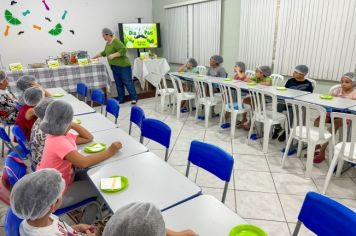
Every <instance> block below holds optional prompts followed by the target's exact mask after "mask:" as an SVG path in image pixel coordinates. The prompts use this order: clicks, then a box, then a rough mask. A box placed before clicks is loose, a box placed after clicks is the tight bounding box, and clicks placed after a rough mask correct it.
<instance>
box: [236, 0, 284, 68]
mask: <svg viewBox="0 0 356 236" xmlns="http://www.w3.org/2000/svg"><path fill="white" fill-rule="evenodd" d="M276 4H277V0H241V18H240V43H239V58H237V60H240V61H243V62H245V64H246V67H247V69H251V70H254V68H255V67H256V66H258V65H269V66H272V57H273V45H274V35H275V25H276V8H277V5H276Z"/></svg>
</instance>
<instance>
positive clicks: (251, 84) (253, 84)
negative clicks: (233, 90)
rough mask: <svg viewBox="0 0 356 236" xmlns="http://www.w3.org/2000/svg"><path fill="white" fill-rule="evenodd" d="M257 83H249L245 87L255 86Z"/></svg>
mask: <svg viewBox="0 0 356 236" xmlns="http://www.w3.org/2000/svg"><path fill="white" fill-rule="evenodd" d="M256 84H257V83H255V82H249V83H247V85H250V86H255V85H256Z"/></svg>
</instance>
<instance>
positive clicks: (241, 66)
mask: <svg viewBox="0 0 356 236" xmlns="http://www.w3.org/2000/svg"><path fill="white" fill-rule="evenodd" d="M234 71H235V76H234V80H240V81H245V79H246V73H245V72H246V65H245V63H243V62H242V61H238V62H236V63H235V67H234Z"/></svg>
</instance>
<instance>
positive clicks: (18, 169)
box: [2, 152, 27, 189]
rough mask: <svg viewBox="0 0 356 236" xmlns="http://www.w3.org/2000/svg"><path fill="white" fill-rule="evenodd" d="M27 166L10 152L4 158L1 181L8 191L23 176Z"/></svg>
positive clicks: (15, 154)
mask: <svg viewBox="0 0 356 236" xmlns="http://www.w3.org/2000/svg"><path fill="white" fill-rule="evenodd" d="M26 173H27V166H26V164H25V163H24V162H23V161H22V160H21V158H20V157H19V156H18V155H17V153H15V152H11V153H10V154H9V155H8V156H7V157H6V158H5V164H4V169H3V173H2V180H3V183H4V184H5V186H6V187H7V188H8V189H11V188H12V187H13V186H14V185H15V184H16V182H17V181H18V180H19V179H21V178H22V177H23V176H25V175H26Z"/></svg>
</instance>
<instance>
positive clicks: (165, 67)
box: [133, 58, 171, 89]
mask: <svg viewBox="0 0 356 236" xmlns="http://www.w3.org/2000/svg"><path fill="white" fill-rule="evenodd" d="M170 69H171V68H170V67H169V64H168V62H167V60H166V59H165V58H160V59H144V60H142V59H141V58H136V59H135V62H134V68H133V76H134V77H136V78H137V79H138V80H139V81H140V83H141V87H142V89H144V87H145V81H146V80H147V81H148V82H150V83H151V84H152V85H153V86H154V87H157V85H158V84H159V83H160V81H161V77H160V76H157V74H159V75H162V76H164V75H165V74H167V73H168V72H169V70H170ZM152 72H154V73H157V74H152Z"/></svg>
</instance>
